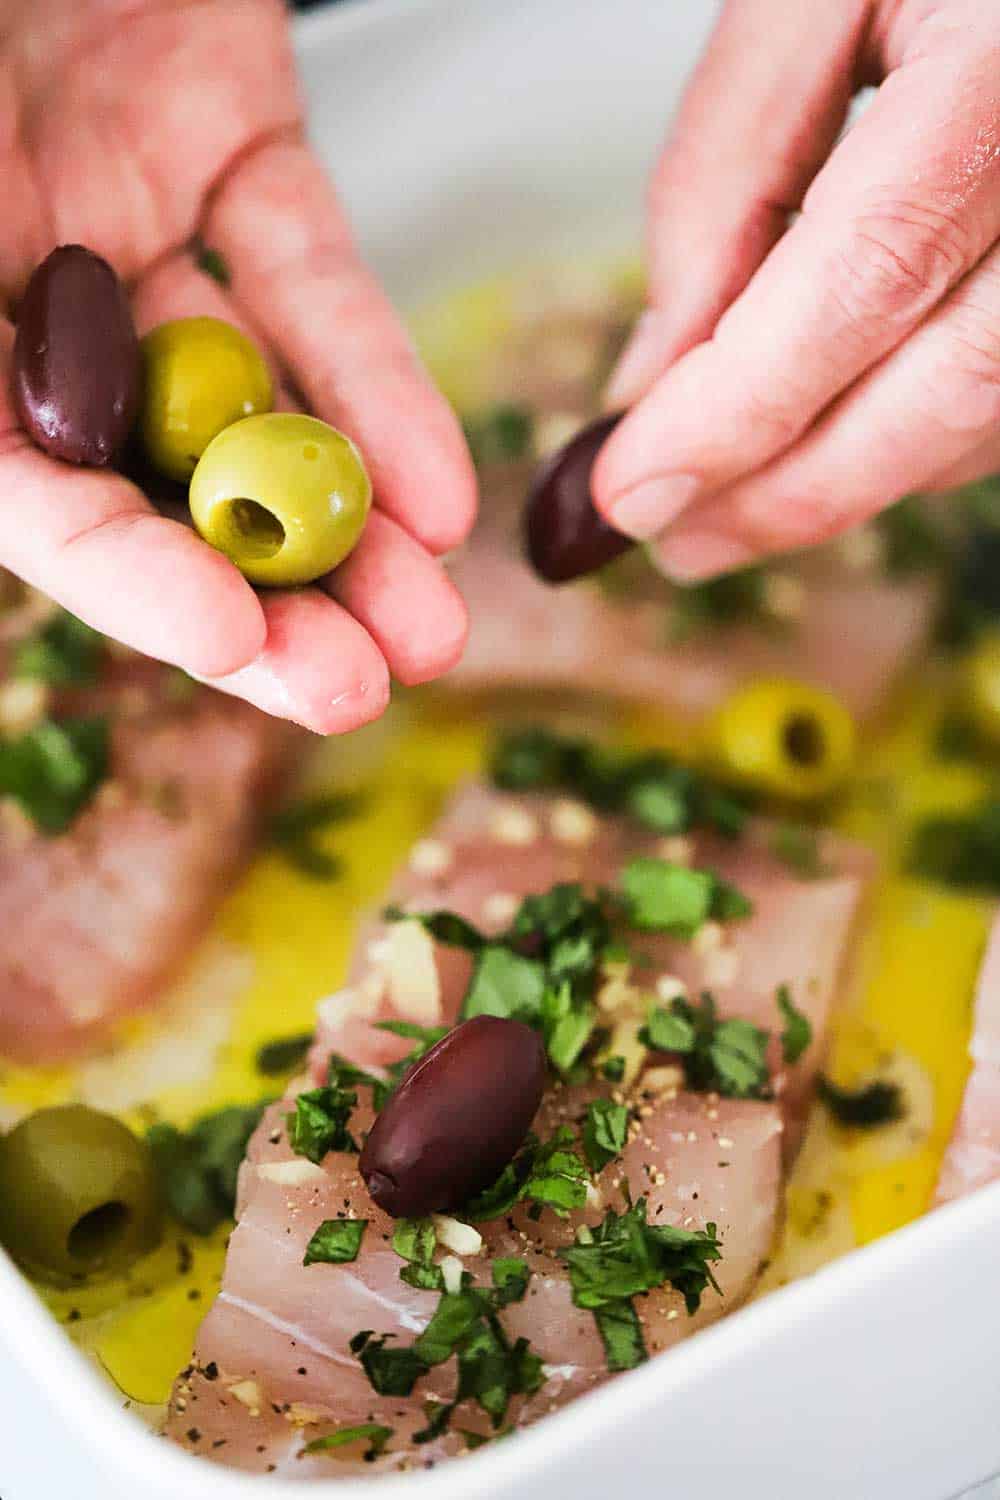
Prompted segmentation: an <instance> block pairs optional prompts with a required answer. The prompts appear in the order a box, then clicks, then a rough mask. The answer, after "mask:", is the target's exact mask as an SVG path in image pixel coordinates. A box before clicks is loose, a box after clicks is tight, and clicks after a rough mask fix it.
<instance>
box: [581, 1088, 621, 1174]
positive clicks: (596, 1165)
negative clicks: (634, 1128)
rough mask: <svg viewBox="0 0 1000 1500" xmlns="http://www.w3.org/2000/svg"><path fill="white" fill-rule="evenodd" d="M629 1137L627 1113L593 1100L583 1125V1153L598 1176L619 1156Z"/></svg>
mask: <svg viewBox="0 0 1000 1500" xmlns="http://www.w3.org/2000/svg"><path fill="white" fill-rule="evenodd" d="M627 1135H628V1110H627V1109H626V1108H625V1106H624V1104H615V1103H614V1102H613V1100H611V1099H594V1100H592V1101H591V1103H590V1104H588V1105H587V1118H586V1120H585V1121H584V1124H583V1150H584V1154H585V1156H586V1158H587V1161H588V1162H589V1163H590V1168H591V1171H593V1172H599V1171H600V1170H601V1168H602V1167H606V1166H607V1164H608V1162H609V1161H613V1160H614V1159H615V1157H616V1156H619V1155H620V1154H621V1152H622V1150H623V1148H624V1146H625V1141H626V1137H627Z"/></svg>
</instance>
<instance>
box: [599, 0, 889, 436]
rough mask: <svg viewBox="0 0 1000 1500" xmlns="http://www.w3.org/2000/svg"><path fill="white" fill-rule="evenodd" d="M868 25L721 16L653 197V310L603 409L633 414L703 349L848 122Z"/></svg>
mask: <svg viewBox="0 0 1000 1500" xmlns="http://www.w3.org/2000/svg"><path fill="white" fill-rule="evenodd" d="M867 11H868V6H867V4H865V0H845V3H843V4H838V5H821V6H809V5H789V4H788V0H753V3H746V0H743V3H732V0H730V4H728V5H727V6H726V8H725V10H724V11H723V13H722V17H721V19H720V21H719V24H718V26H717V27H716V29H715V32H714V34H713V36H712V38H711V41H710V42H709V45H708V50H707V51H706V53H705V55H704V57H703V58H702V60H701V62H700V64H699V66H698V68H697V70H696V72H695V74H694V77H693V79H692V81H691V83H690V85H689V87H688V89H687V90H686V92H685V95H684V98H683V100H682V102H681V107H680V111H679V114H678V116H677V119H676V121H675V123H674V125H673V126H672V128H671V131H670V135H669V137H668V139H667V142H666V145H665V146H664V149H663V153H662V155H661V157H660V160H659V162H658V164H657V167H656V170H655V172H654V175H653V180H652V183H651V185H650V192H649V202H648V211H647V223H648V226H649V227H648V235H647V238H648V249H647V257H646V259H647V264H648V267H649V304H650V306H649V311H648V312H646V313H645V314H644V316H643V317H642V318H641V319H640V321H639V324H638V326H637V328H636V331H635V333H634V334H633V336H632V338H631V340H630V341H629V344H628V347H627V348H626V349H625V351H624V353H623V354H622V357H621V359H620V361H619V363H618V366H617V368H616V370H615V372H614V374H613V375H612V377H611V380H610V382H609V385H608V390H607V401H608V404H609V405H610V406H612V407H615V408H621V407H625V406H631V405H632V404H633V403H634V402H635V401H636V400H638V398H639V397H640V396H641V395H643V394H645V392H646V391H647V390H648V389H649V387H650V386H651V385H652V383H653V381H654V380H655V379H656V378H657V377H658V376H659V375H661V374H662V373H663V372H664V370H666V369H667V368H668V366H669V365H670V364H672V363H673V361H674V360H675V359H676V358H677V357H678V356H679V355H680V354H682V353H683V352H684V351H685V350H686V349H689V348H691V347H692V345H693V344H695V343H697V342H698V341H699V340H701V339H704V338H707V337H708V336H709V334H710V333H711V331H712V329H713V327H714V326H715V324H716V322H717V321H718V319H719V317H720V316H721V314H722V312H723V310H724V309H725V308H726V307H728V306H729V304H730V302H732V301H733V299H734V298H735V297H736V296H738V294H739V293H740V292H741V291H742V290H743V288H744V287H745V286H746V284H747V282H748V281H749V279H750V277H751V276H752V275H753V272H754V271H755V270H756V269H757V267H758V266H759V265H760V263H761V261H762V260H763V259H764V257H765V255H766V254H767V252H768V251H769V250H770V249H771V247H772V245H774V244H775V242H776V241H777V240H778V239H779V238H780V236H781V235H782V234H783V233H784V231H785V229H786V227H787V224H788V217H789V214H790V213H791V212H792V210H794V209H796V208H798V207H799V205H800V203H801V201H802V195H803V193H804V192H805V190H806V188H807V187H808V185H809V183H810V182H811V181H812V178H813V176H814V175H815V173H816V172H817V171H818V170H819V168H820V166H821V165H822V163H823V161H824V160H825V159H826V156H827V154H828V153H829V151H830V148H831V146H832V145H833V143H834V140H835V139H836V135H837V131H838V130H839V129H840V126H841V125H842V123H843V120H844V117H845V115H846V112H847V107H848V104H849V102H850V95H851V88H852V82H853V79H854V74H855V68H854V60H855V57H856V55H857V53H858V50H859V44H860V43H859V39H860V33H861V31H862V28H863V26H864V24H865V19H866V13H867ZM765 36H766V38H767V45H766V46H762V45H761V38H762V37H765Z"/></svg>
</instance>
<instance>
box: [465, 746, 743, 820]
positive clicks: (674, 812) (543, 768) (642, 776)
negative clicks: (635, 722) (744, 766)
mask: <svg viewBox="0 0 1000 1500" xmlns="http://www.w3.org/2000/svg"><path fill="white" fill-rule="evenodd" d="M491 775H492V778H493V780H494V782H495V783H496V785H497V786H501V787H505V788H507V789H508V790H511V791H555V790H561V791H566V792H569V793H571V794H572V795H574V796H576V797H579V798H581V799H582V800H583V801H584V802H587V803H589V804H590V806H592V807H595V808H597V809H598V810H599V811H601V812H620V813H627V814H629V815H630V816H631V817H634V818H636V819H637V820H638V821H639V822H640V823H643V824H644V825H645V826H646V827H647V828H651V829H653V830H654V831H655V832H657V833H662V834H672V833H686V832H687V831H688V830H689V829H691V828H695V827H701V826H707V827H712V828H715V829H717V830H718V831H719V832H721V833H723V834H725V835H727V836H731V837H736V836H737V835H738V834H739V833H740V831H741V830H742V828H743V825H744V823H745V821H746V815H747V809H746V805H745V804H744V803H743V802H741V801H740V800H739V799H738V798H737V797H735V796H734V795H733V794H732V793H730V792H728V791H725V790H723V789H722V788H720V787H719V786H717V785H716V784H715V783H713V782H712V781H710V780H708V779H707V778H706V777H704V776H701V775H699V774H698V773H697V772H695V771H692V770H690V769H689V768H688V767H686V766H681V765H678V764H677V763H676V762H675V761H672V760H670V759H669V758H668V757H667V756H665V755H661V754H658V753H650V752H648V751H643V752H640V753H639V754H631V755H630V754H628V753H621V752H612V751H609V750H605V749H603V748H602V747H600V746H598V745H594V744H592V743H591V742H590V741H587V740H580V739H567V738H565V737H563V736H561V735H557V734H552V733H551V732H550V731H549V730H547V729H542V728H537V727H536V728H530V729H524V730H519V731H517V732H515V733H513V734H509V735H507V736H505V737H504V738H503V739H502V740H501V741H500V743H499V745H498V746H497V749H496V752H495V754H494V757H493V762H492V766H491Z"/></svg>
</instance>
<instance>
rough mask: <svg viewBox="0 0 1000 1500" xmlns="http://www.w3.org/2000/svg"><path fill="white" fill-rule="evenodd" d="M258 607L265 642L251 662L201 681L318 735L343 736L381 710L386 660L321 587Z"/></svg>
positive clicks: (271, 598)
mask: <svg viewBox="0 0 1000 1500" xmlns="http://www.w3.org/2000/svg"><path fill="white" fill-rule="evenodd" d="M262 605H263V610H264V616H265V619H266V621H267V643H266V645H265V646H264V648H263V650H262V651H261V652H260V653H259V655H258V656H257V658H256V660H254V661H253V662H251V663H250V665H249V666H246V667H244V668H243V669H242V670H241V671H239V672H233V673H230V674H229V675H226V676H211V675H209V674H202V675H201V677H200V680H201V681H203V682H208V683H209V684H210V685H211V686H212V687H214V688H218V689H219V690H220V691H221V692H224V693H232V694H233V695H234V696H236V697H238V698H245V699H246V701H247V702H248V703H253V704H255V705H256V706H257V707H258V708H262V709H263V710H264V712H265V713H269V714H274V715H276V716H277V717H278V718H282V719H291V720H293V722H294V723H296V724H301V725H303V726H304V728H306V729H312V730H314V731H315V733H317V734H346V733H347V732H348V731H350V730H352V729H359V728H360V727H361V725H362V724H367V723H369V722H370V720H372V719H377V718H378V717H379V715H380V714H382V713H383V712H384V711H385V709H386V707H387V705H388V703H389V672H388V669H387V667H386V664H385V661H384V659H383V657H382V654H381V652H380V651H379V649H378V647H377V646H376V644H375V642H374V641H373V640H372V638H371V636H370V635H369V634H368V632H367V631H366V630H365V629H364V627H363V626H362V625H359V624H358V622H357V620H355V619H352V617H351V616H350V615H349V614H348V613H347V611H346V610H345V609H342V608H341V607H340V605H339V604H337V603H335V602H334V600H333V599H330V598H328V597H327V595H326V594H324V593H322V592H321V591H320V590H319V589H300V590H296V591H294V592H288V593H274V594H267V595H265V596H264V597H263V599H262Z"/></svg>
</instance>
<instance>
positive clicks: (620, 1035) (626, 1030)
mask: <svg viewBox="0 0 1000 1500" xmlns="http://www.w3.org/2000/svg"><path fill="white" fill-rule="evenodd" d="M640 1029H641V1022H640V1021H619V1022H618V1023H617V1024H616V1026H615V1027H614V1029H613V1031H612V1032H611V1039H610V1041H609V1042H608V1044H607V1046H606V1047H605V1049H604V1051H603V1053H602V1054H601V1055H602V1056H603V1057H622V1058H624V1060H625V1073H624V1075H623V1077H622V1084H623V1085H624V1086H625V1087H627V1086H628V1085H629V1084H630V1083H634V1082H635V1080H636V1079H637V1078H638V1076H639V1074H640V1073H641V1072H642V1068H643V1064H644V1063H645V1061H646V1055H647V1053H646V1048H645V1046H644V1045H643V1043H642V1042H641V1041H640V1040H639V1031H640Z"/></svg>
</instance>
